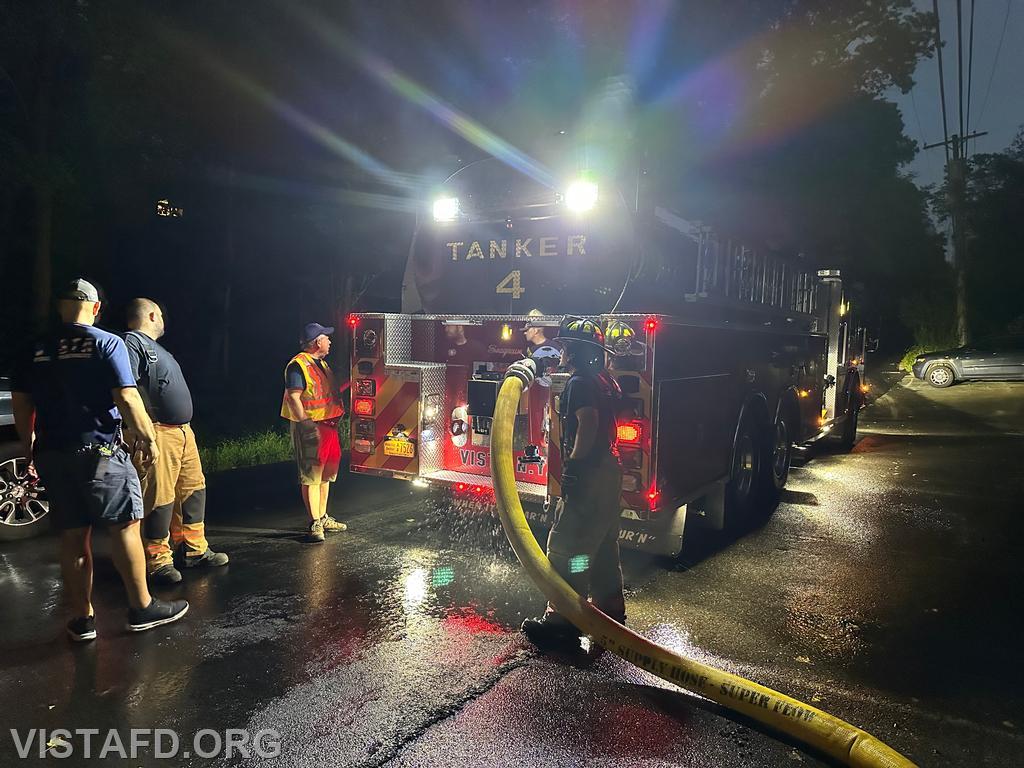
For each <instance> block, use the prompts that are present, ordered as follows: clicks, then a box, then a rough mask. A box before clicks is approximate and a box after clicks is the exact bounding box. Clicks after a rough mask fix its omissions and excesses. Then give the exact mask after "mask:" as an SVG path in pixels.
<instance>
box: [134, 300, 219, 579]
mask: <svg viewBox="0 0 1024 768" xmlns="http://www.w3.org/2000/svg"><path fill="white" fill-rule="evenodd" d="M127 320H128V328H129V329H130V330H129V331H128V332H127V333H126V334H125V339H124V340H125V345H126V346H127V347H128V359H129V360H130V362H131V367H132V374H133V375H134V377H135V380H136V382H138V387H139V392H140V393H141V395H142V399H143V401H144V402H145V404H146V410H147V411H148V412H149V416H150V418H151V419H152V420H153V427H154V428H155V429H156V442H157V445H158V446H159V448H160V457H159V458H158V459H157V461H156V463H155V464H154V465H153V466H152V467H150V468H149V469H148V470H145V469H143V468H141V467H140V468H139V475H140V477H141V479H142V496H143V502H144V504H145V509H146V517H145V520H144V521H143V523H142V543H143V544H144V545H145V547H146V573H147V574H148V575H149V580H150V581H151V582H153V583H154V584H163V585H167V584H176V583H178V582H179V581H181V571H179V570H178V569H179V568H185V569H187V568H198V567H209V566H221V565H227V563H228V556H227V555H226V554H224V553H223V552H214V551H213V550H211V549H210V545H209V543H208V542H207V541H206V477H205V476H204V475H203V466H202V464H201V462H200V460H199V448H198V446H197V445H196V436H195V434H194V433H193V432H192V427H191V426H190V424H189V422H190V421H191V420H192V395H191V393H190V392H189V389H188V384H186V383H185V377H184V376H183V375H182V373H181V367H180V366H179V365H178V361H177V360H175V359H174V356H173V355H171V353H170V352H168V351H167V350H166V349H164V348H163V347H162V346H161V345H160V344H159V343H157V339H159V338H160V337H161V336H163V334H164V316H163V311H162V310H161V309H160V305H159V304H157V303H156V302H154V301H151V300H150V299H141V298H140V299H134V300H132V302H131V303H130V304H129V305H128V318H127Z"/></svg>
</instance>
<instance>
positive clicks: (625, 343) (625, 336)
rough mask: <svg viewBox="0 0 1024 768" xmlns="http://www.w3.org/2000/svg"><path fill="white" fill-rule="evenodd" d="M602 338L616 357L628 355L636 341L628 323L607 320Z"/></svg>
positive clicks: (634, 333)
mask: <svg viewBox="0 0 1024 768" xmlns="http://www.w3.org/2000/svg"><path fill="white" fill-rule="evenodd" d="M604 337H605V340H606V343H607V344H608V346H609V347H610V348H611V350H612V352H614V353H615V354H617V355H628V354H629V353H630V351H631V350H632V348H633V343H634V342H635V341H636V331H634V330H633V326H631V325H630V324H629V323H624V322H623V321H621V320H609V321H608V325H607V326H605V330H604Z"/></svg>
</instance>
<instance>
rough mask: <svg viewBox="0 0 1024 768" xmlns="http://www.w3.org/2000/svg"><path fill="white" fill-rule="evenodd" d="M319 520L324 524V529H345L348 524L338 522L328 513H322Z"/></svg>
mask: <svg viewBox="0 0 1024 768" xmlns="http://www.w3.org/2000/svg"><path fill="white" fill-rule="evenodd" d="M320 522H321V523H323V525H324V530H325V531H347V530H348V526H347V525H345V524H344V523H340V522H338V521H337V520H335V519H334V518H333V517H331V516H330V515H324V516H323V517H321V518H320Z"/></svg>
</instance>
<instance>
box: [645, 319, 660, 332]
mask: <svg viewBox="0 0 1024 768" xmlns="http://www.w3.org/2000/svg"><path fill="white" fill-rule="evenodd" d="M644 329H645V330H646V331H647V332H648V333H654V332H655V331H656V330H658V318H656V317H648V318H647V320H645V321H644Z"/></svg>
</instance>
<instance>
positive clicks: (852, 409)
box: [839, 400, 860, 451]
mask: <svg viewBox="0 0 1024 768" xmlns="http://www.w3.org/2000/svg"><path fill="white" fill-rule="evenodd" d="M859 420H860V401H859V400H853V401H852V402H851V403H850V405H849V406H848V410H847V413H846V419H845V420H844V421H843V433H842V435H840V437H839V445H840V446H841V447H842V448H844V449H845V450H847V451H849V450H851V449H852V448H853V444H854V443H856V442H857V422H858V421H859Z"/></svg>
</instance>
